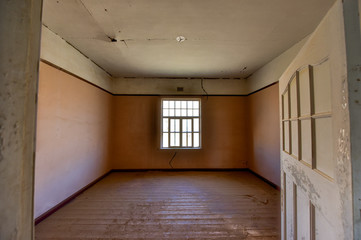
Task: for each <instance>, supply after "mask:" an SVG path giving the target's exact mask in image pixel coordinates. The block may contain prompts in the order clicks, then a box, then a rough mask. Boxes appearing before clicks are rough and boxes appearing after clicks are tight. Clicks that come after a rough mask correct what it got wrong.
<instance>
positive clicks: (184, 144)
mask: <svg viewBox="0 0 361 240" xmlns="http://www.w3.org/2000/svg"><path fill="white" fill-rule="evenodd" d="M182 147H187V134H186V133H183V134H182Z"/></svg>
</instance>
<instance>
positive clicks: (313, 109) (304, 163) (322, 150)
mask: <svg viewBox="0 0 361 240" xmlns="http://www.w3.org/2000/svg"><path fill="white" fill-rule="evenodd" d="M342 10H343V9H342V2H341V1H337V2H336V3H335V5H334V6H333V7H332V8H331V9H330V11H329V12H328V14H327V15H326V16H325V18H324V19H323V20H322V22H321V23H320V25H319V26H318V27H317V29H316V30H315V32H314V33H313V34H312V35H311V36H310V38H309V39H308V41H307V42H306V44H305V46H304V47H303V48H302V49H301V51H300V53H299V54H298V55H297V57H296V58H295V59H294V61H293V62H292V63H291V65H290V66H289V67H288V69H287V70H286V72H285V73H284V74H283V75H282V77H281V78H280V103H281V108H280V109H281V129H282V134H281V139H282V144H281V145H282V146H281V179H282V236H283V239H287V240H288V239H299V240H308V239H311V240H313V239H317V240H318V239H320V240H333V239H334V240H341V239H352V188H351V183H352V180H351V164H350V144H349V131H350V130H349V119H348V103H347V81H346V79H347V78H346V77H347V74H346V57H345V39H344V28H343V12H342Z"/></svg>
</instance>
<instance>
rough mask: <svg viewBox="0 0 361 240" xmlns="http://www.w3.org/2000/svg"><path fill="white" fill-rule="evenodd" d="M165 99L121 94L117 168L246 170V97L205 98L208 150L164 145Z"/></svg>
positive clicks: (116, 110) (204, 144)
mask: <svg viewBox="0 0 361 240" xmlns="http://www.w3.org/2000/svg"><path fill="white" fill-rule="evenodd" d="M160 101H161V97H156V96H116V97H115V98H114V108H113V131H112V133H113V136H112V147H113V150H112V157H111V158H112V167H113V168H115V169H167V168H170V166H169V161H170V160H171V158H172V156H173V154H174V153H175V152H177V155H176V156H175V158H174V160H173V162H172V165H173V167H174V168H178V169H181V168H245V167H247V160H248V142H249V140H248V127H247V124H246V123H247V117H248V116H247V105H246V104H247V99H246V97H211V96H210V97H209V98H208V101H207V100H206V97H202V105H201V106H202V149H199V150H196V149H192V150H165V149H162V150H160V149H159V146H160V129H159V128H160V126H159V125H160Z"/></svg>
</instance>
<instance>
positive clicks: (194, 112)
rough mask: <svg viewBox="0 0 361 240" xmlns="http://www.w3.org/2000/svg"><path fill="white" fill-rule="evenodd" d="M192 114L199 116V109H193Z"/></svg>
mask: <svg viewBox="0 0 361 240" xmlns="http://www.w3.org/2000/svg"><path fill="white" fill-rule="evenodd" d="M193 116H195V117H198V116H199V110H198V109H197V110H193Z"/></svg>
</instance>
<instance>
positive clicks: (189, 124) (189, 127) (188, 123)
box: [187, 119, 192, 132]
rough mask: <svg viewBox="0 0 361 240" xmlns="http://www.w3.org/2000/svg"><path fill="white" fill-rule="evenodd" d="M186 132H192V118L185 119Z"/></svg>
mask: <svg viewBox="0 0 361 240" xmlns="http://www.w3.org/2000/svg"><path fill="white" fill-rule="evenodd" d="M187 132H192V119H187Z"/></svg>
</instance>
